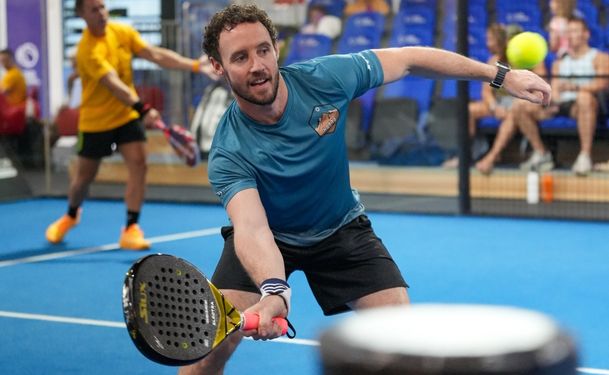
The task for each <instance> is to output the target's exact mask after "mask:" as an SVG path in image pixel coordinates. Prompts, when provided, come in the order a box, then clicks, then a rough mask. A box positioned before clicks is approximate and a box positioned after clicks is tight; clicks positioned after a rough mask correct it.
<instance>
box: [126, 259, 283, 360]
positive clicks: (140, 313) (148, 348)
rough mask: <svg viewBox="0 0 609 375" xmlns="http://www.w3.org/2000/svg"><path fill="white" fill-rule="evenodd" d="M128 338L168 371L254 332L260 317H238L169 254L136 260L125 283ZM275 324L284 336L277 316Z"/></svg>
mask: <svg viewBox="0 0 609 375" xmlns="http://www.w3.org/2000/svg"><path fill="white" fill-rule="evenodd" d="M123 313H124V317H125V323H126V324H127V330H128V331H129V336H130V337H131V339H132V340H133V343H134V344H135V346H136V347H137V348H138V349H139V351H140V352H141V353H142V354H143V355H144V356H146V357H147V358H148V359H150V360H152V361H154V362H157V363H160V364H163V365H169V366H184V365H188V364H191V363H194V362H197V361H199V360H200V359H202V358H204V357H205V356H206V355H208V354H209V353H210V352H211V351H212V350H213V349H214V348H216V347H217V346H218V345H220V343H221V342H222V341H223V340H224V339H225V338H226V337H228V336H229V335H230V334H232V333H234V332H236V331H238V330H239V329H241V330H244V331H247V330H252V329H256V328H257V327H258V320H259V319H258V315H256V314H252V313H241V312H239V311H237V309H236V308H235V307H234V306H233V305H231V304H230V302H229V301H227V300H226V299H225V298H224V295H222V293H221V292H220V291H219V290H218V289H217V288H216V287H215V286H214V285H213V284H212V283H211V282H210V281H209V280H208V279H207V278H206V277H205V275H203V274H202V273H201V272H200V271H199V270H198V269H197V268H196V267H195V266H193V265H192V264H190V263H189V262H187V261H185V260H183V259H180V258H176V257H174V256H171V255H164V254H153V255H148V256H146V257H143V258H141V259H139V260H138V261H137V262H135V263H134V264H133V266H132V267H131V268H130V269H129V271H128V272H127V275H126V277H125V282H124V284H123ZM273 321H274V322H275V323H276V324H278V325H279V326H280V327H281V329H282V334H286V333H287V331H288V322H287V320H286V319H284V318H281V317H276V318H273Z"/></svg>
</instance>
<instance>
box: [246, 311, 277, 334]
mask: <svg viewBox="0 0 609 375" xmlns="http://www.w3.org/2000/svg"><path fill="white" fill-rule="evenodd" d="M259 320H260V317H259V316H258V314H254V313H242V314H241V329H242V330H244V331H248V330H250V329H256V328H258V321H259ZM273 322H275V323H276V324H277V325H278V326H279V327H281V334H282V335H285V334H286V333H287V332H288V321H287V320H285V319H284V318H281V317H279V316H276V317H274V318H273Z"/></svg>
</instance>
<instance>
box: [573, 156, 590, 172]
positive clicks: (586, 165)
mask: <svg viewBox="0 0 609 375" xmlns="http://www.w3.org/2000/svg"><path fill="white" fill-rule="evenodd" d="M572 170H573V172H575V174H576V175H578V176H586V175H587V174H588V173H590V172H591V171H592V160H591V159H590V156H589V155H587V154H583V153H580V154H579V155H577V159H575V163H574V164H573V168H572Z"/></svg>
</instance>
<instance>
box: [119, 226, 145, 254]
mask: <svg viewBox="0 0 609 375" xmlns="http://www.w3.org/2000/svg"><path fill="white" fill-rule="evenodd" d="M118 244H119V245H120V247H121V248H123V249H127V250H146V249H150V242H148V241H146V240H145V239H144V232H143V231H142V230H141V229H140V226H139V225H137V224H131V225H129V227H127V228H123V232H122V233H121V238H120V240H119V241H118Z"/></svg>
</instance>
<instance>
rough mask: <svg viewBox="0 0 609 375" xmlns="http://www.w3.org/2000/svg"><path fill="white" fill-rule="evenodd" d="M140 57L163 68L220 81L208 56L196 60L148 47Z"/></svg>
mask: <svg viewBox="0 0 609 375" xmlns="http://www.w3.org/2000/svg"><path fill="white" fill-rule="evenodd" d="M137 56H138V57H141V58H143V59H146V60H148V61H151V62H153V63H155V64H157V65H159V66H161V67H163V68H167V69H179V70H190V71H192V72H195V73H202V74H205V75H207V76H209V77H210V78H212V79H218V76H216V75H215V74H214V73H213V70H212V69H211V64H210V63H209V61H208V59H207V56H205V55H203V56H201V57H200V58H199V59H197V60H194V59H191V58H188V57H184V56H182V55H180V54H179V53H177V52H174V51H172V50H170V49H167V48H162V47H156V46H146V47H144V48H143V49H141V50H140V51H139V52H138V53H137Z"/></svg>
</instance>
